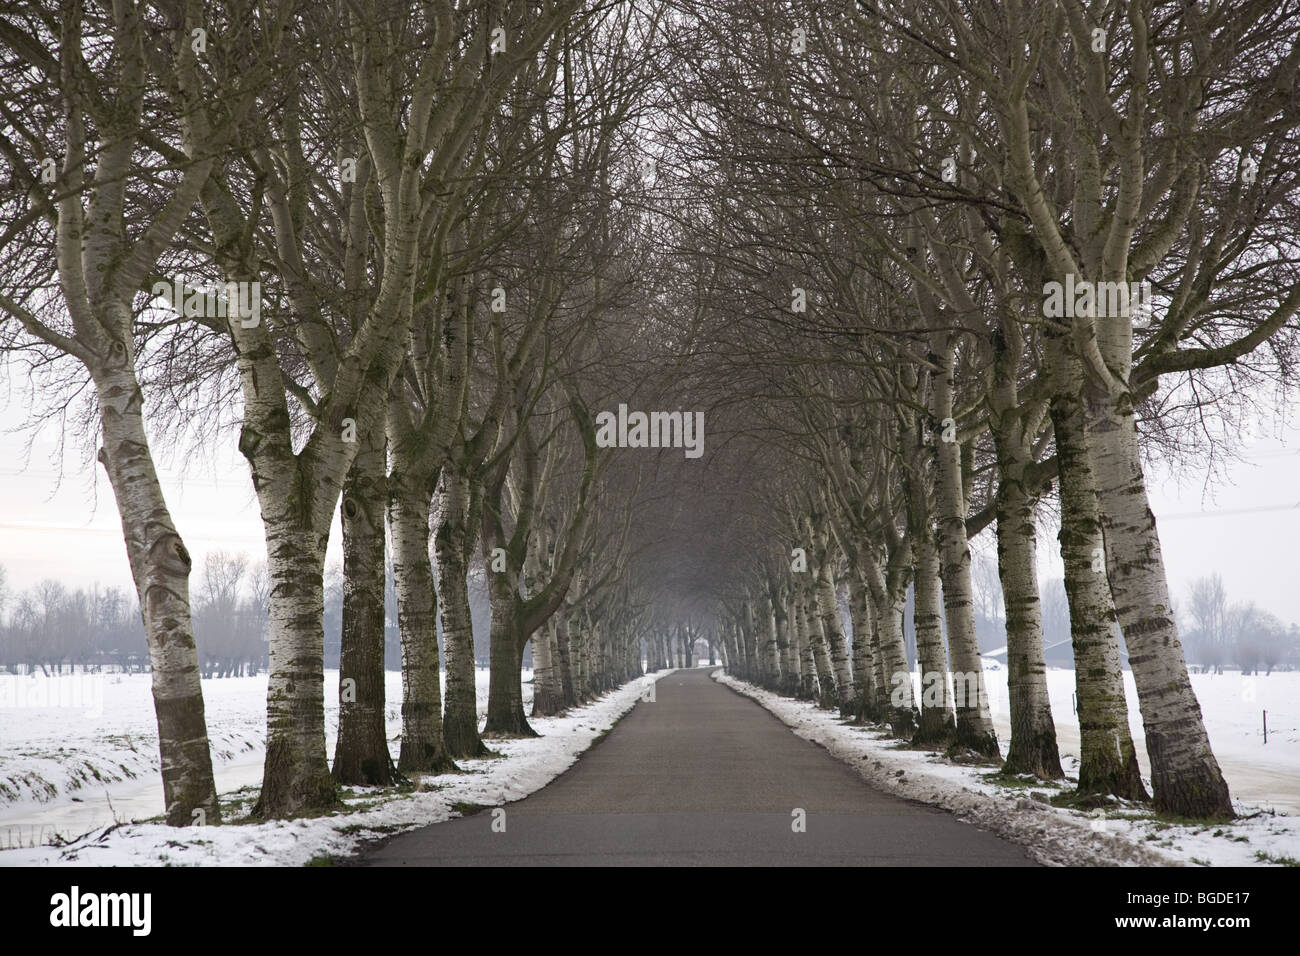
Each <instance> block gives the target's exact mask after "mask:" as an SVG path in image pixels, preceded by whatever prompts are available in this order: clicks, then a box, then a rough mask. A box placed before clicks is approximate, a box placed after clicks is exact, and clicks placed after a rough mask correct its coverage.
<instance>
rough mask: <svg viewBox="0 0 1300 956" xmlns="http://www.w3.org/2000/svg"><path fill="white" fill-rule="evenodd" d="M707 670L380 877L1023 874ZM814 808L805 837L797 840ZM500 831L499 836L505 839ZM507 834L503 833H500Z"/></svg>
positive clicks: (379, 861) (401, 841) (1013, 851)
mask: <svg viewBox="0 0 1300 956" xmlns="http://www.w3.org/2000/svg"><path fill="white" fill-rule="evenodd" d="M709 673H710V671H709V670H705V669H697V670H684V671H674V672H673V673H670V674H668V675H666V676H665V677H663V678H661V679H660V680H659V683H658V685H657V687H656V694H655V696H656V700H655V701H653V702H650V701H641V702H638V703H637V705H636V707H634V708H633V709H632V711H631V712H630V713H628V714H627V715H626V716H625V717H624V718H623V719H622V720H621V721H619V722H618V723H617V724H615V726H614V728H613V730H611V731H610V732H609V734H608V735H606V737H605V738H604V739H603V740H601V741H599V742H598V743H597V744H596V745H595V746H594V747H593V748H592V749H591V750H589V751H588V752H587V753H585V754H583V755H582V757H581V758H579V760H578V762H577V763H576V764H574V766H573V767H572V768H570V769H569V770H568V772H566V773H564V774H562V775H561V776H560V777H558V778H556V779H555V780H554V781H553V782H552V783H551V784H550V785H548V786H547V787H544V788H543V789H542V790H539V791H538V792H536V793H534V794H533V795H532V796H529V797H527V798H525V799H523V800H520V801H518V802H516V803H510V804H506V806H505V808H504V810H505V815H504V818H502V817H501V815H500V813H497V814H495V816H494V813H493V812H492V811H489V810H484V811H482V812H479V813H477V814H474V815H472V816H468V817H462V818H459V819H456V820H451V821H448V822H445V823H438V824H434V825H433V826H429V827H425V828H423V829H420V830H415V831H412V832H410V833H406V834H402V835H400V836H397V837H393V838H392V839H390V840H388V841H386V842H384V843H383V844H380V845H378V846H376V847H375V848H373V849H371V850H369V851H368V852H365V853H364V854H363V856H362V858H361V860H359V861H358V862H361V863H364V864H366V865H378V866H569V865H606V866H618V865H648V866H710V865H714V866H800V865H810V866H935V865H940V866H944V865H957V866H963V865H964V866H1024V865H1032V860H1030V858H1029V857H1028V856H1027V855H1026V853H1025V851H1024V850H1023V849H1022V848H1020V847H1019V846H1016V845H1015V844H1012V843H1008V842H1006V841H1004V840H1002V839H1000V838H998V837H996V836H994V835H993V834H991V833H989V832H987V831H984V830H980V829H978V828H976V827H974V826H971V825H969V824H965V823H962V822H960V821H958V820H957V819H956V818H955V817H953V816H951V815H949V814H947V813H945V812H943V811H941V810H936V809H934V808H931V807H927V806H924V805H922V804H918V803H912V802H910V801H907V800H902V799H899V798H898V797H895V796H892V795H890V794H886V793H882V792H880V791H878V790H875V789H873V788H872V787H870V786H868V785H867V783H866V782H865V781H864V780H863V779H862V778H861V777H859V776H858V775H857V774H856V773H854V772H853V771H852V770H851V769H849V767H847V766H846V765H845V764H843V763H842V762H840V761H839V760H837V759H835V758H834V757H832V756H830V755H829V754H828V753H826V752H825V751H824V750H822V749H821V748H820V747H817V746H816V745H814V744H811V743H809V742H808V741H806V740H803V739H801V738H799V737H796V736H795V735H794V734H792V733H791V732H790V730H789V729H788V728H787V727H786V726H785V725H784V724H782V723H781V722H780V721H778V720H777V719H776V718H775V717H773V716H772V715H771V714H769V713H768V712H767V711H766V710H764V709H763V708H762V707H760V706H759V705H758V704H756V703H754V702H753V701H752V700H750V699H749V698H747V697H742V696H741V695H739V694H737V693H735V692H734V691H731V690H729V689H728V688H726V687H724V686H722V685H720V684H717V683H716V682H714V681H713V680H711V679H710V678H709V676H708V675H709ZM798 810H802V811H803V814H802V818H803V832H796V824H797V823H798V821H799V817H800V815H799V814H798V813H797V812H796V811H798ZM494 823H495V828H494ZM503 824H504V832H500V831H501V830H502V827H503Z"/></svg>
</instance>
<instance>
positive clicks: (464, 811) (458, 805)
mask: <svg viewBox="0 0 1300 956" xmlns="http://www.w3.org/2000/svg"><path fill="white" fill-rule="evenodd" d="M451 808H452V809H453V810H455V811H456V812H457V813H459V814H460V815H461V816H462V817H468V816H473V815H474V814H476V813H478V812H479V811H480V810H486V809H487V808H488V805H487V804H486V803H469V802H468V801H465V800H457V801H456V802H455V803H453V804H452V805H451Z"/></svg>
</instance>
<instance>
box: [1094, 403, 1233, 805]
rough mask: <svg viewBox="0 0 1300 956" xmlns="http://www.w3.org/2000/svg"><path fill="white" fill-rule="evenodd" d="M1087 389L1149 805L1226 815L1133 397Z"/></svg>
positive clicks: (1226, 802)
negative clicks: (1177, 615)
mask: <svg viewBox="0 0 1300 956" xmlns="http://www.w3.org/2000/svg"><path fill="white" fill-rule="evenodd" d="M1097 391H1098V390H1097V389H1095V388H1092V389H1089V390H1088V392H1087V393H1086V394H1087V396H1088V398H1087V400H1088V408H1087V436H1088V444H1089V448H1090V451H1091V452H1092V461H1093V469H1094V472H1095V474H1096V476H1097V493H1098V499H1099V503H1100V508H1101V521H1102V535H1103V538H1104V541H1105V546H1106V568H1107V571H1108V573H1109V577H1110V589H1111V593H1112V595H1113V596H1114V599H1115V612H1116V614H1117V615H1118V617H1119V624H1120V628H1121V629H1122V631H1123V634H1124V640H1125V642H1126V643H1127V644H1128V649H1129V666H1130V667H1131V668H1132V669H1133V681H1134V683H1135V684H1136V685H1137V692H1138V707H1139V709H1140V710H1141V712H1142V725H1143V730H1144V731H1145V733H1146V741H1147V755H1148V756H1149V757H1150V759H1151V786H1152V790H1154V791H1155V807H1156V809H1157V810H1160V811H1162V812H1165V813H1170V814H1175V815H1178V816H1184V817H1197V818H1230V817H1232V816H1233V815H1234V814H1233V810H1232V800H1231V798H1230V796H1229V794H1228V784H1227V782H1226V781H1225V780H1224V779H1223V773H1222V772H1221V771H1220V770H1219V763H1218V761H1217V760H1215V759H1214V752H1213V751H1212V750H1211V749H1210V739H1209V737H1208V736H1207V734H1206V733H1205V723H1204V721H1203V720H1202V718H1201V708H1200V705H1199V704H1198V703H1197V700H1196V694H1195V693H1194V692H1193V691H1192V682H1191V679H1190V678H1189V677H1188V676H1187V663H1186V660H1185V659H1184V657H1183V647H1182V644H1181V643H1180V642H1179V640H1178V627H1177V625H1176V624H1175V623H1174V618H1173V609H1172V607H1171V604H1170V600H1169V582H1168V579H1167V577H1166V574H1165V564H1164V558H1163V556H1162V555H1161V553H1160V536H1159V534H1157V532H1156V519H1155V515H1153V514H1152V513H1151V506H1150V503H1149V502H1148V500H1147V491H1146V482H1145V480H1144V478H1143V475H1142V463H1141V459H1140V455H1139V450H1138V436H1137V424H1136V420H1135V417H1134V414H1133V408H1132V404H1131V402H1132V398H1131V396H1130V395H1129V394H1127V393H1125V394H1123V395H1120V396H1118V397H1115V396H1112V395H1110V394H1109V393H1105V394H1097Z"/></svg>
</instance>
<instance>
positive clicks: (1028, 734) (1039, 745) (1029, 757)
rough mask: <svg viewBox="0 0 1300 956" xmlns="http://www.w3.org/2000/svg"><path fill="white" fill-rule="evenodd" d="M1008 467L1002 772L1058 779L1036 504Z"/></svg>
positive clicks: (1002, 541) (1003, 530) (1000, 496)
mask: <svg viewBox="0 0 1300 956" xmlns="http://www.w3.org/2000/svg"><path fill="white" fill-rule="evenodd" d="M1007 464H1008V462H1007V460H1006V459H1003V460H1002V462H1001V467H1002V469H1003V473H1002V476H1001V480H1000V481H999V482H998V491H997V521H998V526H997V537H998V577H999V579H1000V580H1001V582H1002V595H1003V599H1004V602H1005V604H1006V613H1007V688H1008V692H1009V694H1010V698H1011V701H1010V703H1011V744H1010V749H1009V750H1008V752H1007V759H1006V764H1005V766H1004V769H1005V770H1006V772H1007V773H1027V774H1033V775H1034V776H1035V777H1039V778H1041V779H1044V780H1059V779H1060V778H1062V777H1064V776H1065V774H1064V772H1063V771H1062V770H1061V755H1060V752H1059V751H1058V749H1057V745H1056V725H1055V723H1053V721H1052V705H1051V701H1050V700H1049V698H1048V694H1047V664H1046V662H1045V661H1044V659H1043V616H1042V608H1041V605H1040V602H1039V597H1038V551H1037V539H1036V530H1035V526H1034V518H1035V515H1034V512H1035V510H1036V509H1035V504H1036V502H1035V499H1034V497H1033V496H1032V495H1031V494H1030V493H1028V492H1027V491H1026V489H1025V487H1024V484H1023V481H1024V469H1023V467H1020V468H1018V469H1017V471H1018V474H1009V473H1008V470H1009V469H1008V468H1007ZM1021 465H1022V466H1023V462H1021Z"/></svg>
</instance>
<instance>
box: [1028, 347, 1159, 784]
mask: <svg viewBox="0 0 1300 956" xmlns="http://www.w3.org/2000/svg"><path fill="white" fill-rule="evenodd" d="M1063 361H1066V362H1069V363H1070V364H1069V365H1063V366H1061V368H1062V370H1063V372H1064V376H1065V377H1064V378H1063V379H1062V381H1061V382H1060V384H1059V385H1058V387H1057V389H1056V390H1055V391H1056V394H1054V395H1053V396H1052V400H1051V408H1050V413H1051V418H1052V433H1053V437H1054V438H1055V440H1056V455H1057V462H1058V464H1059V473H1060V484H1061V531H1060V534H1059V536H1058V537H1059V540H1060V543H1061V558H1062V560H1063V561H1064V564H1065V594H1066V600H1067V602H1068V604H1069V607H1070V638H1071V643H1072V645H1073V648H1074V679H1075V689H1076V698H1077V702H1078V709H1079V747H1080V755H1079V792H1081V793H1111V794H1114V795H1115V796H1118V797H1124V798H1125V799H1129V800H1145V799H1147V792H1146V788H1145V787H1144V786H1143V785H1142V775H1141V771H1140V768H1139V767H1138V761H1137V749H1136V748H1135V747H1134V745H1133V737H1132V735H1131V734H1130V732H1129V724H1128V704H1127V702H1126V700H1125V696H1124V672H1123V670H1122V667H1121V663H1120V653H1119V635H1118V633H1117V631H1116V626H1115V607H1114V604H1113V602H1112V598H1111V593H1110V584H1109V582H1108V581H1107V579H1106V574H1105V570H1104V564H1103V563H1102V562H1101V561H1099V559H1101V558H1102V557H1103V556H1104V554H1105V551H1104V549H1103V545H1102V539H1101V519H1100V517H1099V516H1098V513H1097V495H1096V481H1095V476H1094V475H1093V471H1092V462H1091V460H1090V458H1089V455H1088V448H1087V444H1086V436H1085V434H1084V416H1083V403H1082V401H1081V399H1080V397H1079V389H1080V388H1081V387H1082V376H1081V370H1080V369H1079V367H1078V362H1077V360H1075V359H1063Z"/></svg>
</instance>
